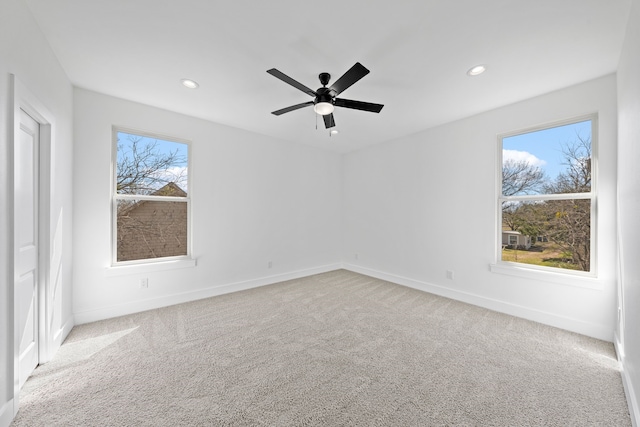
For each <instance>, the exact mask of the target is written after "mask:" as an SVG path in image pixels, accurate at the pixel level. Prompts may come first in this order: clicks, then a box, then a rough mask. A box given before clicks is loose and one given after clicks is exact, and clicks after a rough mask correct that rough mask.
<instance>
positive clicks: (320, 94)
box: [313, 87, 333, 104]
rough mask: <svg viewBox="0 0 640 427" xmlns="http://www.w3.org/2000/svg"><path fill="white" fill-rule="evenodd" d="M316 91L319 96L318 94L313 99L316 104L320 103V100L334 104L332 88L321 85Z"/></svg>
mask: <svg viewBox="0 0 640 427" xmlns="http://www.w3.org/2000/svg"><path fill="white" fill-rule="evenodd" d="M316 93H317V96H316V99H315V100H314V101H313V103H314V104H318V103H320V102H328V103H330V104H333V96H332V95H331V89H329V88H327V87H321V88H320V89H318V90H317V91H316Z"/></svg>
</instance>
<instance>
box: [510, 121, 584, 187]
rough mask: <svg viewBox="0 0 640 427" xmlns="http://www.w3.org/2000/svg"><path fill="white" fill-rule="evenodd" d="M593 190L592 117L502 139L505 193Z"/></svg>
mask: <svg viewBox="0 0 640 427" xmlns="http://www.w3.org/2000/svg"><path fill="white" fill-rule="evenodd" d="M590 191H591V120H586V121H583V122H578V123H572V124H569V125H564V126H557V127H554V128H549V129H543V130H539V131H535V132H529V133H525V134H522V135H516V136H511V137H507V138H503V139H502V195H504V196H517V195H525V194H562V193H588V192H590Z"/></svg>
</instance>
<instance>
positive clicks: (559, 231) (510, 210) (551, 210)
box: [502, 199, 591, 271]
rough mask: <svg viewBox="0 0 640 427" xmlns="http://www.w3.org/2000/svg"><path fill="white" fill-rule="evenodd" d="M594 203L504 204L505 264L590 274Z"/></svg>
mask: <svg viewBox="0 0 640 427" xmlns="http://www.w3.org/2000/svg"><path fill="white" fill-rule="evenodd" d="M590 258H591V200H590V199H579V200H547V201H533V202H531V201H528V202H521V201H519V202H513V201H509V202H503V203H502V261H512V262H520V263H524V264H534V265H541V266H547V267H556V268H564V269H570V270H581V271H590V268H591V266H590Z"/></svg>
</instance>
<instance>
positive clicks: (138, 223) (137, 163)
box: [116, 135, 187, 261]
mask: <svg viewBox="0 0 640 427" xmlns="http://www.w3.org/2000/svg"><path fill="white" fill-rule="evenodd" d="M127 138H128V140H126V141H120V140H118V160H117V164H116V189H117V192H118V194H127V195H147V196H148V195H154V196H173V197H186V195H187V193H186V192H185V191H184V190H186V189H187V188H186V177H187V172H186V167H185V166H186V158H185V157H184V156H183V155H181V154H180V152H179V150H177V149H175V150H166V149H164V147H162V146H160V145H159V143H158V142H157V141H153V140H149V139H148V138H143V137H141V136H136V135H127ZM117 203H118V205H117V242H118V248H117V259H118V261H128V260H133V259H143V258H154V257H166V256H176V255H185V254H186V253H187V248H186V243H187V232H186V231H187V223H186V216H187V205H186V204H185V203H182V202H175V201H170V200H157V201H156V200H139V199H130V198H129V199H120V200H118V202H117Z"/></svg>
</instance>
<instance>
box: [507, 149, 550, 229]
mask: <svg viewBox="0 0 640 427" xmlns="http://www.w3.org/2000/svg"><path fill="white" fill-rule="evenodd" d="M545 182H546V176H545V173H544V171H543V170H542V169H540V168H539V167H537V166H534V165H532V164H531V163H529V162H527V161H526V160H513V159H507V160H505V161H504V162H503V163H502V194H503V195H505V196H515V195H522V194H532V193H534V194H535V193H538V192H540V190H542V189H543V188H544V185H545ZM502 221H503V223H504V224H505V225H507V226H508V227H509V228H510V229H511V230H512V231H522V232H525V230H523V228H531V227H530V226H531V223H532V221H531V215H530V212H529V208H528V205H526V204H523V203H520V202H505V203H503V205H502Z"/></svg>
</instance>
